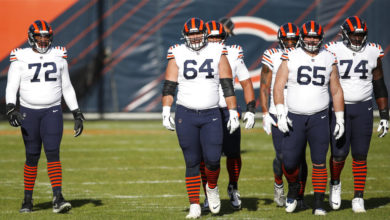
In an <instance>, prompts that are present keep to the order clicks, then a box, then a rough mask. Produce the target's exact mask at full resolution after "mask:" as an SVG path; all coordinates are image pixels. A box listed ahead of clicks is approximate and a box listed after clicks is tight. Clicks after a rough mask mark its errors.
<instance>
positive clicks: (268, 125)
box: [263, 112, 276, 135]
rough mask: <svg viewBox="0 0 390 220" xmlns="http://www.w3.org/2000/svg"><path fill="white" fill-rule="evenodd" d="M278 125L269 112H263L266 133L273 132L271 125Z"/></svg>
mask: <svg viewBox="0 0 390 220" xmlns="http://www.w3.org/2000/svg"><path fill="white" fill-rule="evenodd" d="M272 125H273V126H276V122H275V121H274V119H273V118H272V117H271V115H270V114H269V113H268V112H267V113H265V114H263V129H264V131H265V133H267V134H268V135H270V134H271V131H272V130H271V126H272Z"/></svg>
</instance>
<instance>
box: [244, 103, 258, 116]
mask: <svg viewBox="0 0 390 220" xmlns="http://www.w3.org/2000/svg"><path fill="white" fill-rule="evenodd" d="M246 111H247V112H252V113H253V114H255V112H256V101H255V100H252V101H250V102H248V104H246Z"/></svg>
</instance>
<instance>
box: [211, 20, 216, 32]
mask: <svg viewBox="0 0 390 220" xmlns="http://www.w3.org/2000/svg"><path fill="white" fill-rule="evenodd" d="M211 23H212V24H213V30H217V24H216V23H215V21H212V22H211Z"/></svg>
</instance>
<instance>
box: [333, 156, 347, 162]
mask: <svg viewBox="0 0 390 220" xmlns="http://www.w3.org/2000/svg"><path fill="white" fill-rule="evenodd" d="M345 159H347V157H346V156H333V161H335V162H343V161H345Z"/></svg>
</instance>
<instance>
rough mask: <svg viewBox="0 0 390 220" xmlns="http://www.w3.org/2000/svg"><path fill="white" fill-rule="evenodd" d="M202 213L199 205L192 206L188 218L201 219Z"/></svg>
mask: <svg viewBox="0 0 390 220" xmlns="http://www.w3.org/2000/svg"><path fill="white" fill-rule="evenodd" d="M200 215H201V211H200V205H199V204H191V205H190V212H189V213H188V215H187V216H186V218H187V219H196V218H200Z"/></svg>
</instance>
